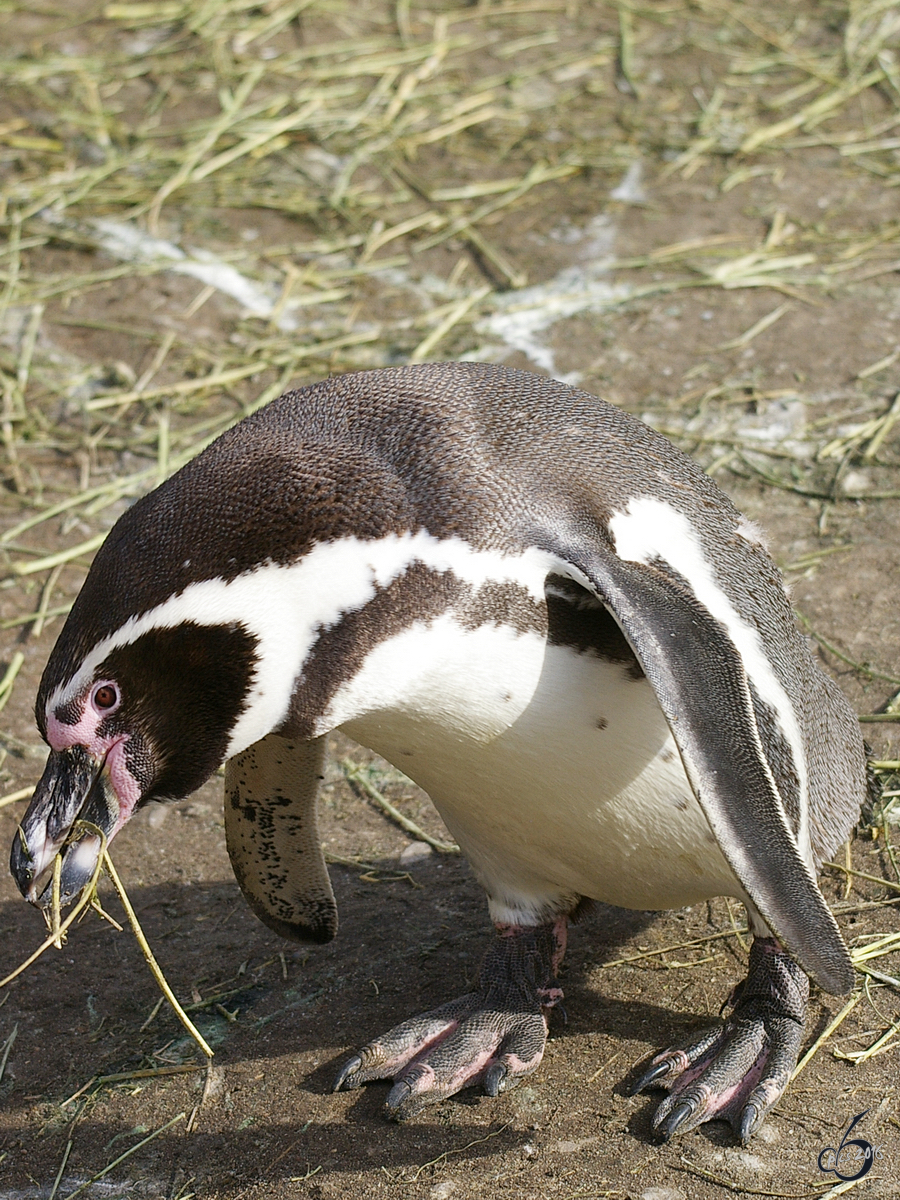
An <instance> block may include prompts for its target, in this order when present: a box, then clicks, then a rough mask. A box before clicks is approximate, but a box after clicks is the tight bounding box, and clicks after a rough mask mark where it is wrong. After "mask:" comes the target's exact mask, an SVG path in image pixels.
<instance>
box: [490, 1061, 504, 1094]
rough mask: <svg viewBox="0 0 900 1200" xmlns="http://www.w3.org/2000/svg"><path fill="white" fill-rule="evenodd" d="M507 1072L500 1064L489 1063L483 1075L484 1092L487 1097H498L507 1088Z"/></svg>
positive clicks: (502, 1064)
mask: <svg viewBox="0 0 900 1200" xmlns="http://www.w3.org/2000/svg"><path fill="white" fill-rule="evenodd" d="M508 1075H509V1071H508V1069H507V1068H506V1066H505V1065H504V1063H501V1062H495V1063H491V1065H490V1066H489V1067H488V1069H487V1070H486V1071H485V1073H484V1090H485V1092H486V1093H487V1095H488V1096H499V1095H500V1093H501V1092H505V1091H506V1088H507V1082H506V1078H507V1076H508Z"/></svg>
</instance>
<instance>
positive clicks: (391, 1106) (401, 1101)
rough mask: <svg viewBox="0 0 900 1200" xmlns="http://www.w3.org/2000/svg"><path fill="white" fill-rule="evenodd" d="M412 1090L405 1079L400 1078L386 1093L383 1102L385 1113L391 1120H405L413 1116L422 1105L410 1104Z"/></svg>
mask: <svg viewBox="0 0 900 1200" xmlns="http://www.w3.org/2000/svg"><path fill="white" fill-rule="evenodd" d="M412 1096H413V1090H412V1088H411V1087H410V1086H409V1084H408V1083H406V1081H405V1080H403V1079H400V1080H398V1082H397V1083H395V1084H394V1086H393V1087H392V1088H391V1090H390V1091H389V1092H388V1094H387V1099H386V1100H385V1102H384V1111H385V1115H386V1116H388V1117H390V1119H391V1120H392V1121H405V1120H406V1119H407V1118H408V1117H413V1116H415V1114H416V1113H417V1112H418V1111H419V1109H420V1108H422V1107H423V1104H422V1103H421V1102H420V1103H419V1104H411V1103H410V1101H411V1099H412Z"/></svg>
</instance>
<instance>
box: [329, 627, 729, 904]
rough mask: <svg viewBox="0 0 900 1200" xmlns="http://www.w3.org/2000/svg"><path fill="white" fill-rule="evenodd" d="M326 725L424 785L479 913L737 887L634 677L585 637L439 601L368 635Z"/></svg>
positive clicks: (649, 695) (692, 896)
mask: <svg viewBox="0 0 900 1200" xmlns="http://www.w3.org/2000/svg"><path fill="white" fill-rule="evenodd" d="M336 725H340V726H341V727H342V728H344V729H345V731H346V732H347V733H348V734H349V735H350V736H351V737H353V738H355V739H356V740H357V741H359V742H361V743H362V744H363V745H366V746H369V747H370V748H371V749H373V750H375V751H376V752H377V753H379V754H381V755H383V757H385V758H387V759H388V760H389V761H391V762H393V763H395V764H396V765H397V766H398V767H399V768H400V769H401V770H402V771H404V772H405V773H406V774H407V775H409V776H410V777H411V778H412V779H414V780H415V781H416V782H417V783H418V784H419V785H420V786H421V787H422V788H424V789H425V791H427V792H428V794H429V795H430V796H431V798H432V800H433V801H434V803H435V805H436V806H437V808H438V810H439V812H440V814H441V816H442V817H443V819H444V821H445V822H446V824H447V826H448V828H449V829H450V830H451V832H452V833H453V835H454V836H455V837H456V839H457V840H458V842H459V844H460V846H461V848H462V850H463V852H464V853H465V855H466V857H467V858H468V859H469V861H470V863H471V864H472V867H473V869H474V870H475V872H476V874H477V875H478V877H479V879H480V880H481V882H482V883H483V884H484V886H485V888H486V889H487V891H488V894H489V896H490V897H491V910H492V915H493V917H494V919H495V920H507V919H508V920H515V919H521V918H522V916H523V914H529V913H530V914H532V915H535V916H542V915H543V914H545V913H546V912H547V911H548V910H549V909H552V908H554V907H555V908H558V907H559V906H560V904H561V903H562V902H564V900H565V899H566V898H574V897H577V896H588V897H591V898H593V899H597V900H604V901H607V902H609V903H612V904H618V905H622V906H623V907H628V908H638V909H658V908H674V907H681V906H683V905H686V904H692V903H696V902H697V901H698V900H702V899H708V898H710V897H712V896H718V895H723V894H724V895H728V894H730V895H735V896H742V895H743V892H742V889H741V887H740V885H739V884H738V882H737V880H736V879H735V877H734V874H733V872H732V871H731V868H730V867H729V866H728V863H727V862H726V861H725V858H724V856H723V854H722V852H721V850H720V849H719V847H718V844H717V843H716V841H715V838H714V836H713V834H712V832H711V830H710V827H709V825H708V823H707V821H706V818H705V817H704V815H703V812H702V810H701V809H700V806H699V805H698V803H697V801H696V799H695V797H694V795H693V792H692V791H691V789H690V785H689V784H688V781H687V778H686V776H685V773H684V769H683V767H682V764H681V759H680V757H679V755H678V751H677V749H676V747H675V744H674V742H673V740H672V737H671V734H670V732H669V728H668V725H667V724H666V721H665V718H664V717H663V715H662V712H661V710H660V708H659V705H658V704H657V702H656V698H655V696H654V695H653V691H652V689H651V688H650V685H649V684H648V683H647V682H646V680H645V679H640V680H635V679H634V678H632V677H631V675H630V674H629V672H628V669H627V667H624V666H623V665H621V664H619V663H610V662H607V661H605V660H602V659H599V658H597V657H596V656H594V655H593V654H590V653H583V654H580V653H577V652H576V651H574V650H572V649H570V648H568V647H563V646H554V645H549V644H547V643H546V642H545V641H544V639H543V638H542V637H541V636H540V635H538V634H536V633H527V634H519V633H516V632H515V631H514V630H512V629H510V628H509V627H508V626H496V625H483V626H481V627H479V628H477V629H475V630H471V629H466V628H464V627H463V626H462V625H461V624H459V623H458V622H457V620H456V619H455V618H454V617H453V616H451V615H449V614H448V615H445V616H443V617H441V618H439V619H438V620H436V621H433V622H431V623H430V624H428V625H427V626H426V625H424V624H423V625H421V626H413V627H411V628H410V629H407V630H406V631H404V632H403V633H401V634H400V635H398V636H396V637H394V638H391V639H389V640H387V641H385V642H383V643H382V644H381V645H379V646H378V647H376V648H375V649H374V650H373V651H372V652H371V653H370V655H369V656H368V658H367V659H366V661H365V663H364V664H363V667H362V669H361V670H360V672H359V673H358V674H357V675H356V676H355V677H354V678H353V679H352V680H351V681H349V682H348V683H347V684H345V685H344V686H343V687H342V688H341V690H340V691H339V692H338V694H337V695H336V697H335V699H334V702H333V704H332V706H331V708H330V710H329V713H328V715H327V718H326V719H325V720H324V721H323V729H324V728H325V727H328V728H334V727H335V726H336Z"/></svg>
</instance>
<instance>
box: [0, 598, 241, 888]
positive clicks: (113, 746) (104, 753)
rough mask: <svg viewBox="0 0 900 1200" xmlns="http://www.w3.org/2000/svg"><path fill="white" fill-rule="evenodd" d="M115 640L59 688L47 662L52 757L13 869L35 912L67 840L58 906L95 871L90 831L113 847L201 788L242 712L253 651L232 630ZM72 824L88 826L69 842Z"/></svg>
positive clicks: (41, 711)
mask: <svg viewBox="0 0 900 1200" xmlns="http://www.w3.org/2000/svg"><path fill="white" fill-rule="evenodd" d="M123 636H124V637H127V630H126V631H120V632H119V639H121V638H122V637H123ZM119 639H117V638H116V637H115V636H114V637H112V638H107V639H104V642H102V643H101V644H100V645H99V646H97V647H94V648H92V651H91V652H90V653H89V654H88V655H87V656H86V657H85V659H84V660H83V661H82V662H81V663H80V664H79V666H78V669H77V670H76V671H75V672H74V673H70V674H69V675H68V677H67V678H63V679H57V678H56V677H55V672H53V671H52V670H51V668H52V667H53V666H54V660H52V659H51V662H50V664H48V669H47V672H45V675H44V679H43V681H42V684H41V688H40V691H39V694H38V699H37V706H36V716H37V723H38V727H39V728H40V730H41V733H42V735H43V737H44V739H45V741H46V742H47V743H48V745H49V747H50V755H49V757H48V759H47V765H46V767H45V769H44V773H43V775H42V777H41V779H40V781H39V783H38V785H37V787H36V788H35V793H34V796H33V798H32V801H31V804H30V806H29V809H28V812H27V813H26V815H25V818H24V819H23V821H22V824H21V826H20V829H19V832H18V834H17V836H16V838H15V839H14V842H13V849H12V857H11V863H10V865H11V870H12V873H13V876H14V877H15V879H16V882H17V883H18V885H19V888H20V890H21V891H22V893H23V894H24V895H25V896H26V897H27V898H28V899H29V900H31V901H32V902H35V903H43V904H46V903H47V902H48V901H49V899H50V890H49V885H48V886H47V887H44V883H45V879H46V876H47V872H48V869H49V868H50V866H51V864H52V862H53V859H54V857H55V855H56V854H57V852H58V851H59V850H60V848H61V847H62V846H63V845H64V843H66V841H67V840H68V842H69V844H68V845H67V847H66V849H65V852H64V857H63V863H62V872H61V900H62V901H63V902H64V903H65V902H68V901H69V900H71V899H72V898H73V897H74V896H75V895H76V894H77V893H78V892H79V891H80V890H81V888H82V887H84V885H85V884H86V883H87V882H88V880H89V879H90V878H91V875H92V873H93V870H94V867H95V865H96V861H97V855H98V854H99V851H100V845H101V841H100V837H99V836H98V834H97V833H96V832H94V831H93V828H92V827H96V829H98V830H101V831H102V833H103V835H104V836H105V837H106V839H107V840H110V839H112V838H113V837H114V836H115V834H116V833H117V832H118V831H119V829H121V828H122V826H123V825H124V824H125V822H126V821H127V820H128V819H129V817H131V815H132V814H133V813H134V812H135V811H136V810H137V809H138V808H140V807H141V806H142V805H143V804H146V803H147V802H148V801H149V800H178V799H181V798H183V797H184V796H187V795H188V794H189V793H190V792H192V791H194V790H195V789H196V788H198V787H199V786H200V785H201V784H202V783H203V782H204V781H205V780H206V779H207V778H208V777H209V776H210V775H211V774H212V773H213V772H214V771H215V770H216V768H217V767H218V766H219V765H220V764H221V763H222V762H223V761H224V759H225V757H226V755H227V752H228V748H229V745H230V742H231V737H232V733H233V730H234V726H235V724H236V722H237V720H238V717H239V716H240V714H241V713H242V712H243V711H244V709H245V706H246V703H247V699H248V695H249V693H250V690H251V685H252V681H253V678H254V675H255V664H256V640H255V638H254V636H253V635H252V634H251V633H249V632H248V631H247V630H246V629H245V628H244V627H243V626H242V625H241V624H239V623H236V622H230V623H227V624H201V623H198V622H196V621H182V622H180V623H179V624H177V625H174V626H162V627H152V628H150V629H147V630H145V631H143V632H141V633H140V635H139V636H137V637H136V638H135V639H134V640H131V641H120V644H116V642H117V640H119ZM65 640H66V639H65V638H61V642H62V643H63V644H65ZM98 660H99V661H98ZM77 822H85V823H86V824H85V825H84V827H83V829H81V830H80V831H79V830H77V829H76V830H75V837H74V838H73V839H70V838H69V835H70V832H71V831H72V830H73V826H75V825H76V823H77Z"/></svg>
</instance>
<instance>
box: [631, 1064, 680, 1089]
mask: <svg viewBox="0 0 900 1200" xmlns="http://www.w3.org/2000/svg"><path fill="white" fill-rule="evenodd" d="M671 1070H672V1064H671V1063H670V1062H668V1061H665V1062H661V1063H657V1064H656V1066H655V1067H651V1068H650V1070H649V1071H645V1072H644V1074H643V1075H642V1076H641V1077H640V1079H639V1080H638V1081H637V1083H633V1084H632V1085H631V1087H630V1088H629V1089H628V1091H629V1094H630V1095H632V1096H636V1095H637V1094H638V1092H642V1091H643V1090H644V1088H648V1087H650V1085H651V1084H652V1083H655V1082H656V1081H657V1079H662V1078H663V1076H664V1075H668V1074H669V1072H670V1071H671Z"/></svg>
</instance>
